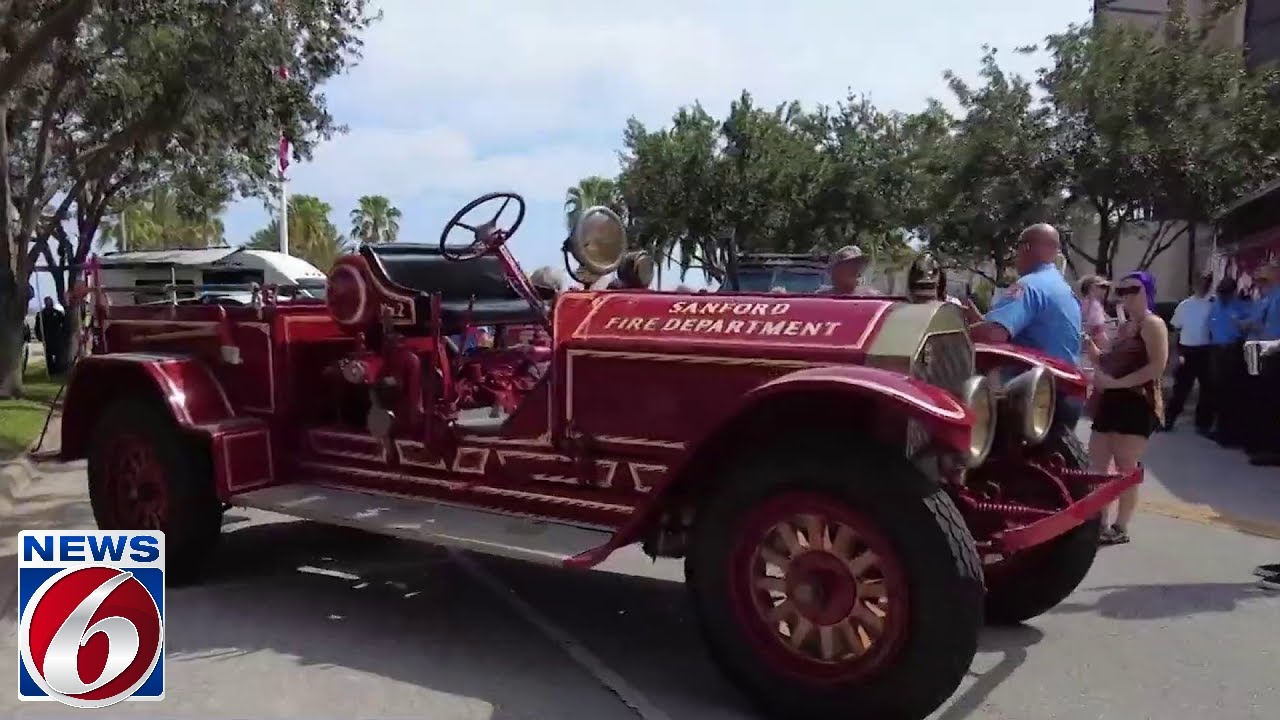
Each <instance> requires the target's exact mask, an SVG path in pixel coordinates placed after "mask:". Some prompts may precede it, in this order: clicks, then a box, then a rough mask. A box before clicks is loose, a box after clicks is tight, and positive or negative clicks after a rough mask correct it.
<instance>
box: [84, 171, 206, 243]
mask: <svg viewBox="0 0 1280 720" xmlns="http://www.w3.org/2000/svg"><path fill="white" fill-rule="evenodd" d="M221 212H222V208H217V209H215V210H206V211H203V212H200V213H197V214H195V215H192V214H190V213H187V212H184V211H183V208H182V207H181V206H180V205H179V202H178V196H177V193H175V192H173V190H171V189H170V188H168V187H165V186H157V187H155V188H152V189H151V190H150V191H149V192H147V193H146V194H145V195H143V196H142V197H140V198H138V199H136V200H134V201H133V202H130V203H129V204H127V205H125V206H124V207H123V208H121V210H120V213H119V214H118V215H117V217H116V219H115V220H114V221H113V222H110V223H106V224H104V227H103V228H102V231H101V233H100V234H99V235H98V240H97V242H98V247H99V248H107V247H114V248H116V249H118V250H119V249H123V250H130V251H134V250H172V249H192V248H205V247H212V246H216V245H225V244H226V240H225V238H224V236H223V233H224V228H223V225H222V220H221V219H219V218H218V217H217V216H218V214H220V213H221Z"/></svg>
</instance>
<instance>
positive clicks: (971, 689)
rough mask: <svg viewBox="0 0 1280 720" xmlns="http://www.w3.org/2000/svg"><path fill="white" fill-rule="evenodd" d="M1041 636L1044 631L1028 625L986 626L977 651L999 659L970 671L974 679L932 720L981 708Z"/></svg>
mask: <svg viewBox="0 0 1280 720" xmlns="http://www.w3.org/2000/svg"><path fill="white" fill-rule="evenodd" d="M1043 639H1044V633H1043V632H1041V631H1040V630H1039V629H1038V628H1034V627H1032V626H1030V625H1019V626H1018V627H1011V628H987V630H986V631H985V632H983V634H982V638H981V640H980V641H979V643H978V652H979V653H999V654H1000V659H999V660H997V661H996V664H995V666H994V667H992V668H991V669H990V670H987V671H986V672H982V673H977V672H974V671H972V670H970V671H969V675H970V676H971V677H974V678H977V680H976V682H974V683H973V684H972V685H969V686H968V687H966V688H964V689H963V690H961V691H960V692H959V693H957V694H956V695H955V696H954V697H953V698H952V699H951V701H950V702H949V703H948V704H947V705H946V708H945V709H944V710H943V711H942V712H941V713H940V714H939V715H938V716H937V718H936V720H963V719H964V718H968V717H970V716H972V715H973V714H974V713H975V712H977V711H978V710H980V709H982V704H983V703H984V702H986V700H987V698H988V697H990V696H991V693H992V692H994V691H995V689H996V688H998V687H1000V685H1001V684H1003V683H1004V681H1006V680H1008V679H1009V677H1010V676H1011V675H1013V673H1014V671H1016V670H1017V669H1018V668H1019V667H1021V666H1022V664H1023V663H1025V662H1026V661H1027V648H1029V647H1031V646H1032V645H1035V644H1036V643H1038V642H1040V641H1041V640H1043Z"/></svg>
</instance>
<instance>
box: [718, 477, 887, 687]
mask: <svg viewBox="0 0 1280 720" xmlns="http://www.w3.org/2000/svg"><path fill="white" fill-rule="evenodd" d="M732 562H733V579H732V581H731V582H732V583H733V599H734V605H733V610H734V612H735V614H736V615H737V618H738V621H739V622H741V623H742V624H743V625H744V626H745V627H746V628H747V630H748V632H749V633H750V635H751V637H752V638H753V640H754V642H755V643H756V645H757V648H758V650H759V651H760V652H761V654H762V655H763V656H765V657H767V658H769V661H770V662H771V663H772V664H774V665H775V666H776V667H777V669H778V670H779V671H780V672H785V673H789V674H799V675H803V676H809V677H813V676H819V677H831V678H839V679H848V678H851V677H855V676H857V675H858V674H860V673H862V672H865V671H867V670H870V669H874V667H875V666H876V665H877V664H878V663H880V662H883V661H884V660H886V659H888V658H890V657H891V656H892V655H893V653H894V651H895V649H896V648H897V646H898V645H899V644H900V641H901V640H902V638H903V637H904V636H905V633H906V623H907V619H908V616H909V614H908V602H909V600H908V588H907V584H906V580H905V578H904V575H903V571H902V567H901V563H900V560H899V559H898V557H897V553H896V552H895V551H894V550H893V548H892V546H890V545H889V543H888V542H887V541H886V540H885V539H884V537H883V536H882V535H881V534H880V533H879V532H878V531H877V530H876V529H875V528H874V527H873V526H872V525H871V524H870V523H869V522H868V521H867V520H866V519H865V518H863V517H862V516H860V515H859V514H858V513H857V512H855V511H853V510H852V509H850V508H847V507H841V506H837V505H834V504H833V503H831V502H830V501H829V499H827V498H824V497H822V496H820V495H811V494H802V493H796V494H784V495H780V496H777V497H774V498H772V499H770V500H769V501H767V502H766V503H764V504H762V505H761V506H759V507H758V508H756V510H755V511H754V512H752V513H751V514H750V515H749V516H748V517H747V518H745V519H744V523H743V527H742V531H741V532H740V534H739V535H738V542H737V544H736V546H735V550H734V556H733V560H732Z"/></svg>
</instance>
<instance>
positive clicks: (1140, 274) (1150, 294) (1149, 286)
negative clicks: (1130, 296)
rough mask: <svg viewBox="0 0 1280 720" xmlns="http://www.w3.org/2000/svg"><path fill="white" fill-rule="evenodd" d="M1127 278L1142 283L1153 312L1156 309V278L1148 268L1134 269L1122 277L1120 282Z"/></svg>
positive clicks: (1148, 307) (1149, 307)
mask: <svg viewBox="0 0 1280 720" xmlns="http://www.w3.org/2000/svg"><path fill="white" fill-rule="evenodd" d="M1125 280H1137V281H1138V282H1140V283H1142V289H1143V291H1144V292H1146V294H1147V309H1148V310H1150V311H1151V312H1155V310H1156V279H1155V278H1154V277H1152V276H1151V273H1149V272H1147V271H1146V270H1134V271H1133V272H1131V273H1129V274H1128V275H1125V276H1124V277H1122V278H1120V282H1124V281H1125Z"/></svg>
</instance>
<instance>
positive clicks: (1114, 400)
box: [1083, 271, 1169, 545]
mask: <svg viewBox="0 0 1280 720" xmlns="http://www.w3.org/2000/svg"><path fill="white" fill-rule="evenodd" d="M1114 291H1115V294H1116V297H1117V298H1118V299H1119V301H1120V305H1121V307H1122V308H1123V309H1124V317H1125V318H1126V319H1125V321H1124V323H1123V324H1121V325H1120V326H1119V327H1118V328H1117V329H1116V337H1115V340H1114V342H1112V344H1111V347H1110V348H1108V349H1107V351H1106V352H1101V351H1100V350H1099V349H1098V346H1097V345H1096V344H1094V342H1093V341H1092V340H1091V339H1089V338H1088V337H1085V338H1084V343H1083V344H1084V349H1085V352H1086V353H1088V354H1089V356H1090V358H1091V359H1092V360H1093V362H1094V367H1095V368H1097V370H1096V371H1095V372H1094V376H1093V386H1094V393H1093V394H1092V395H1091V396H1090V397H1089V407H1088V408H1087V411H1088V415H1089V417H1091V418H1093V434H1092V435H1091V436H1090V438H1089V462H1090V465H1091V467H1092V469H1093V470H1094V471H1095V472H1108V468H1109V466H1110V465H1111V463H1112V462H1113V461H1114V462H1115V467H1116V470H1117V471H1119V472H1126V473H1127V472H1131V471H1133V470H1135V469H1137V467H1138V465H1139V464H1140V462H1141V460H1142V454H1143V452H1145V451H1146V449H1147V440H1148V439H1149V438H1150V437H1151V433H1152V432H1154V431H1155V430H1156V428H1158V427H1160V426H1161V425H1162V424H1163V423H1164V401H1163V396H1162V394H1161V392H1160V379H1161V378H1162V377H1164V370H1165V365H1166V363H1168V362H1169V330H1168V328H1166V327H1165V324H1164V320H1162V319H1161V318H1160V316H1159V315H1156V314H1155V312H1154V311H1155V297H1156V283H1155V278H1153V277H1152V276H1151V273H1149V272H1145V271H1138V272H1131V273H1129V274H1128V275H1125V276H1124V277H1123V278H1121V279H1120V282H1118V283H1116V285H1115V288H1114ZM1137 508H1138V487H1137V486H1136V485H1135V486H1133V487H1131V488H1129V489H1128V490H1125V491H1124V494H1123V495H1121V496H1120V501H1119V507H1118V508H1117V510H1116V519H1115V522H1114V523H1112V524H1111V525H1108V524H1107V522H1106V517H1105V516H1104V517H1103V528H1104V529H1103V531H1102V538H1101V539H1102V543H1103V544H1104V545H1117V544H1120V543H1126V542H1129V522H1130V521H1131V520H1133V515H1134V512H1135V511H1136V510H1137Z"/></svg>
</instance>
